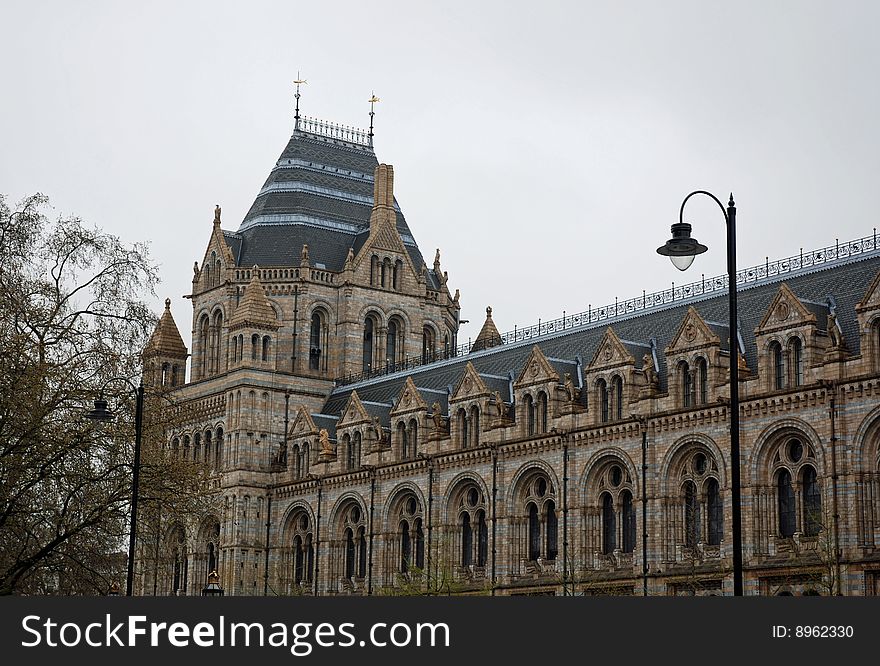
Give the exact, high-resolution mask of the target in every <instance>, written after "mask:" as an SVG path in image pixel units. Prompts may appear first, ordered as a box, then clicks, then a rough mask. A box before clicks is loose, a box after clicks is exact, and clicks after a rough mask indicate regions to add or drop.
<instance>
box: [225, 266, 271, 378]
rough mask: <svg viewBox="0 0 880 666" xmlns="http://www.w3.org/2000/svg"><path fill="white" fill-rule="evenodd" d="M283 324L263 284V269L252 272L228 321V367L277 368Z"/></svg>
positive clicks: (256, 268)
mask: <svg viewBox="0 0 880 666" xmlns="http://www.w3.org/2000/svg"><path fill="white" fill-rule="evenodd" d="M279 327H280V324H279V322H278V317H277V315H276V313H275V309H274V308H273V307H272V304H271V303H270V302H269V299H268V297H267V296H266V292H265V290H264V289H263V285H262V283H261V282H260V269H259V267H258V266H254V267H253V269H252V270H251V281H250V283H248V285H247V287H246V288H245V291H244V295H243V296H242V298H241V299H240V300H239V303H238V307H236V308H235V311H234V312H233V313H232V316H231V317H230V318H229V329H228V330H229V353H230V359H229V367H230V368H235V367H243V366H244V367H254V368H266V369H274V368H275V353H276V348H277V344H278V339H277V337H278V329H279Z"/></svg>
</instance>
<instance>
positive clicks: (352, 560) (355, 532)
mask: <svg viewBox="0 0 880 666" xmlns="http://www.w3.org/2000/svg"><path fill="white" fill-rule="evenodd" d="M338 525H339V526H338V528H337V529H339V532H337V534H339V535H341V536H342V540H341V543H340V542H339V541H336V543H334V544H333V545H331V550H332V551H335V553H336V554H335V555H334V556H333V557H332V559H333V565H332V566H333V567H334V568H336V570H337V571H340V569H339V568H337V567H339V566H340V564H341V571H340V573H341V574H342V576H343V577H344V578H346V579H349V580H351V581H356V580H358V579H360V581H361V582H362V581H363V579H364V578H365V577H366V575H367V539H366V536H365V533H366V519H365V514H364V511H363V510H361V507H360V505H359V504H357V503H355V502H351V503H350V504H349V505H348V506H347V507H346V508H345V509H344V510H343V512H342V519H341V521H340V523H339V524H338ZM340 550H341V552H340ZM337 575H339V574H337Z"/></svg>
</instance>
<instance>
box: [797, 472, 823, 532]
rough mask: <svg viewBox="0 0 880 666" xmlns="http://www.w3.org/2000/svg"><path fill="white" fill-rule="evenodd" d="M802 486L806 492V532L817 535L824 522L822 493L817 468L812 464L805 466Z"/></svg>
mask: <svg viewBox="0 0 880 666" xmlns="http://www.w3.org/2000/svg"><path fill="white" fill-rule="evenodd" d="M801 487H802V488H803V494H804V534H805V535H806V536H816V535H817V534H819V530H821V529H822V523H823V516H822V495H821V494H820V492H819V482H818V480H817V478H816V470H815V468H813V466H812V465H806V466H804V470H803V472H802V476H801Z"/></svg>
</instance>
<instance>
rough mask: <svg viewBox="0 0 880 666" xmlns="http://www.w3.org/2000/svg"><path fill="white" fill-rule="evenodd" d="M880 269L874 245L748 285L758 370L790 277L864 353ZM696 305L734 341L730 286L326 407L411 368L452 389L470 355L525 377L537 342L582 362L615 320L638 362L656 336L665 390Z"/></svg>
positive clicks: (550, 353) (553, 354)
mask: <svg viewBox="0 0 880 666" xmlns="http://www.w3.org/2000/svg"><path fill="white" fill-rule="evenodd" d="M878 271H880V254H878V253H876V252H874V253H873V254H871V255H862V256H860V257H859V258H857V259H854V260H853V259H851V260H849V261H846V262H839V263H835V264H826V265H824V267H822V268H819V269H815V270H812V271H804V272H800V273H792V274H787V275H781V276H777V277H774V278H772V279H767V280H763V281H761V282H757V283H748V284H745V285H741V286H740V288H739V296H738V306H739V318H740V322H741V324H740V325H741V328H740V334H741V335H742V338H743V342H744V344H745V348H746V353H745V357H746V361H747V363H748V365H749V367H750V368H752V370H753V371H754V370H755V369H756V368H757V349H756V347H755V328H756V327H757V326H758V325H759V324H760V322H761V320H762V319H763V317H764V315H765V313H766V311H767V308H769V307H770V304H771V303H772V301H773V299H774V298H775V296H776V294H777V292H778V290H779V286H780V284H781V283H782V282H785V283H787V284H788V286H789V287H790V288H791V290H792V291H793V292H794V294H795V295H796V296H798V298H799V299H801V300H802V301H812V303H813V305H812V307H811V305H810V303H805V304H806V305H807V307H808V308H810V309H811V311H816V312H817V315H818V314H820V312H821V310H822V308H823V307H824V306H821V305H820V306H818V307H816V304H821V303H824V302H826V299H827V298H828V296H833V297H834V299H835V300H836V302H837V315H838V321H839V323H840V325H841V327H842V329H843V338H844V340H845V342H846V345H847V348H848V349H849V351H850V352H852V353H853V354H858V353H859V332H858V321H857V319H856V313H855V306H856V304H857V303H858V302H859V300H860V299H861V298H862V296H864V294H865V292H866V291H867V289H868V287H869V285H870V284H871V281H872V280H873V279H874V277H875V276H876V275H877V273H878ZM689 306H693V307H694V308H695V309H696V310H697V312H699V313H700V315H701V316H702V317H703V319H704V320H706V321H708V322H712V323H711V324H710V328H712V330H713V331H714V332H715V333H717V334H718V335H719V337H720V338H721V339H722V347H723V348H726V347H727V327H726V326H722V325H720V324H716V323H714V322H719V321H726V320H727V312H728V311H727V307H728V303H727V294H726V293H724V294H723V295H720V296H714V297H711V298H706V297H698V298H691V299H688V300H685V301H682V302H681V304H674V305H672V304H671V305H668V306H662V307H658V308H655V309H652V310H649V311H647V312H644V313H641V314H639V315H637V316H630V317H627V318H620V319H618V320H616V321H611V322H608V321H604V322H598V323H593V324H590V325H587V326H582V327H579V328H572V329H567V330H565V331H562V332H559V333H556V334H553V335H547V336H543V337H540V338H532V339H531V340H528V341H523V342H518V343H514V344H505V345H500V346H497V347H493V348H491V349H487V350H484V351H480V352H475V353H471V354H467V355H464V356H461V357H458V358H455V359H450V360H444V361H437V362H436V363H432V364H430V365H426V366H422V367H420V368H417V369H415V370H410V371H404V372H399V373H396V374H392V375H387V376H383V377H378V378H374V379H368V380H365V381H362V382H359V383H356V384H350V385H346V386H341V387H338V388H336V389H334V391H333V392H332V393H331V395H330V397H329V399H328V401H327V403H326V404H325V406H324V409H323V410H322V411H323V412H324V413H326V414H338V413H339V410H341V409H342V407H343V406H344V405H345V401H346V400H347V399H348V395H349V394H350V393H351V391H352V390H354V389H357V392H358V395H359V396H360V397H361V399H362V400H382V401H390V400H391V398H393V397H396V396H397V395H399V394H400V391H401V390H402V387H403V383H404V381H405V379H406V377H407V375H409V376H411V377H412V378H413V382H414V383H415V385H416V386H417V387H419V388H425V389H435V390H445V389H446V387H447V386H449V385H452V386H455V385H456V383H457V382H458V380H459V379H460V378H461V376H462V373H463V372H464V368H465V364H466V363H467V362H468V361H470V362H471V363H473V364H474V367H475V368H476V370H477V372H478V373H479V374H480V375H481V376H483V377H484V381H485V375H496V376H500V377H505V376H507V374H508V372H513V373H514V377H518V376H519V373H520V372H521V370H522V368H523V366H524V364H525V362H526V360H527V359H528V357H529V354H530V352H531V349H532V346H533V345H538V346H539V347H540V348H541V350H542V352H543V353H544V355H545V356H547V357H548V358H552V359H554V361H552V363H553V365H554V367H556V365H557V363H558V362H559V360H562V359H571V362H572V363H574V359H575V357H576V356H578V355H580V357H581V359H582V360H583V361H584V363H589V361H590V359H592V358H593V356H594V354H595V352H596V348H597V347H598V345H599V344H600V342H601V340H602V338H603V335H604V333H605V329H606V328H607V327H608V326H609V325H611V326H612V327H613V328H614V331H615V332H616V333H617V335H618V336H619V337H620V338H621V340H624V341H625V342H624V344H626V345H627V347H628V348H629V347H630V345H632V347H631V351H633V352H636V351H639V352H641V353H640V354H638V355H637V356H636V366H637V367H640V366H641V356H642V354H643V353H644V351H647V349H648V346H649V344H650V342H649V341H650V339H651V338H652V337H653V338H656V340H657V358H658V361H659V364H660V368H659V375H660V379H661V389H662V390H665V389H666V357H665V355H664V354H663V350H664V349H665V348H666V347H668V346H669V344H670V343H671V342H672V338H673V336H674V335H675V333H676V332H677V331H678V328H679V326H680V325H681V322H682V321H683V320H684V317H685V315H686V314H687V309H688V307H689ZM826 312H827V310H826ZM817 318H818V319H819V321H818V322H817V328H819V330H824V327H825V321H824V318H823V317H818V316H817ZM642 350H644V351H642ZM634 355H635V354H634ZM570 367H571V368H572V369H574V366H570ZM561 369H562V368H560V370H561ZM487 383H488V382H487ZM492 383H493V387H492V389H493V390H494V387H495V386H497V387H498V388H501V381H500V380H493V382H492ZM505 393H506V391H502V395H505Z"/></svg>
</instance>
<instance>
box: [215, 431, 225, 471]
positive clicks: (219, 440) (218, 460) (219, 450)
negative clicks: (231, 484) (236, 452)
mask: <svg viewBox="0 0 880 666" xmlns="http://www.w3.org/2000/svg"><path fill="white" fill-rule="evenodd" d="M214 469H215V470H217V471H218V472H219V471H220V470H221V469H223V428H217V436H216V437H215V438H214Z"/></svg>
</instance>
